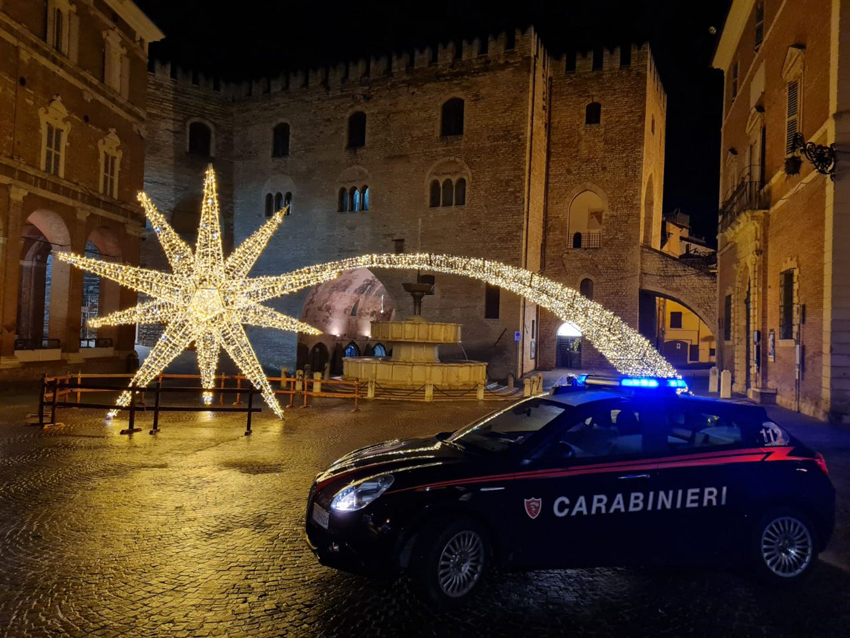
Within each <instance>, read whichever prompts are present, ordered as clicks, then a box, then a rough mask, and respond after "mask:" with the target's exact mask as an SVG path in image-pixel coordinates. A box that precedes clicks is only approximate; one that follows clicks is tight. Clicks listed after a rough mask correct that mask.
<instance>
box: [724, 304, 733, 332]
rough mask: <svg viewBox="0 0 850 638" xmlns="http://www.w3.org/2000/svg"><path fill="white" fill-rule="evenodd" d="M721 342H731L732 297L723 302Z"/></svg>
mask: <svg viewBox="0 0 850 638" xmlns="http://www.w3.org/2000/svg"><path fill="white" fill-rule="evenodd" d="M723 340H724V341H732V295H726V298H725V299H724V300H723Z"/></svg>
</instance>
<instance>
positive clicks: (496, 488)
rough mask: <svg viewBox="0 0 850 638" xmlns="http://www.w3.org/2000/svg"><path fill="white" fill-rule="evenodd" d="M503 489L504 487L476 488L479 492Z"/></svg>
mask: <svg viewBox="0 0 850 638" xmlns="http://www.w3.org/2000/svg"><path fill="white" fill-rule="evenodd" d="M503 489H505V488H504V487H501V486H499V487H481V488H479V489H478V491H479V492H498V491H499V490H503Z"/></svg>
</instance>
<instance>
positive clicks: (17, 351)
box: [0, 0, 162, 378]
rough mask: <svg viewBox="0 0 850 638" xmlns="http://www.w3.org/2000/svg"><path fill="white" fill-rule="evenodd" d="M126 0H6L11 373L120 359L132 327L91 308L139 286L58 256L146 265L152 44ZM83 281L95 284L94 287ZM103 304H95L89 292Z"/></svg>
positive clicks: (2, 260) (2, 36) (2, 54)
mask: <svg viewBox="0 0 850 638" xmlns="http://www.w3.org/2000/svg"><path fill="white" fill-rule="evenodd" d="M161 37H162V33H161V32H160V31H159V30H158V29H157V28H156V26H155V25H153V24H152V23H151V22H150V21H149V20H148V19H147V18H146V17H145V16H144V15H143V14H142V13H141V11H139V9H138V8H137V7H136V6H135V5H134V4H133V3H132V2H128V1H125V0H121V1H119V0H0V281H2V285H0V309H1V310H0V313H1V314H0V375H2V376H3V377H5V378H8V377H11V376H32V375H34V374H38V373H39V372H40V371H41V370H43V369H53V370H56V369H69V368H71V369H75V368H76V369H79V366H81V365H82V364H83V363H84V362H87V363H88V365H87V367H88V368H93V367H99V368H104V367H113V368H114V367H119V366H120V367H122V368H123V366H124V365H125V358H126V356H127V355H128V353H130V352H132V350H133V347H134V331H133V328H132V327H129V328H127V329H123V328H122V329H101V330H99V331H98V332H97V334H96V336H97V337H98V338H99V340H95V339H94V338H91V339H87V338H86V337H94V334H93V333H92V331H86V327H85V325H84V314H85V313H86V312H92V313H100V314H103V313H105V312H108V311H110V310H113V309H118V308H119V307H126V306H128V305H130V304H132V303H133V302H134V300H135V294H134V293H132V292H130V291H129V290H126V289H121V288H120V287H118V286H117V285H116V284H113V283H110V282H103V283H101V282H99V281H97V280H96V278H95V279H94V280H91V281H89V280H87V281H85V282H84V275H83V273H82V272H80V271H79V270H76V269H71V268H70V267H69V266H68V265H67V264H61V263H58V261H54V260H53V259H52V253H53V251H56V250H59V251H64V250H73V251H75V252H78V253H83V252H84V251H87V250H88V251H89V252H90V253H94V254H97V255H100V256H101V257H102V258H104V259H114V260H120V261H124V262H127V263H138V257H139V254H138V252H139V237H140V235H141V230H142V217H141V215H140V208H139V207H138V206H137V204H136V202H135V198H136V193H137V191H138V190H139V189H140V188H141V187H142V184H143V179H144V177H143V176H144V158H145V139H144V137H145V121H146V111H145V109H146V102H145V100H146V95H147V89H148V83H147V73H146V67H147V51H148V43H149V42H152V41H155V40H158V39H160V38H161ZM84 290H85V291H86V294H85V295H84ZM87 303H88V304H89V306H93V307H89V308H87V307H86V304H87Z"/></svg>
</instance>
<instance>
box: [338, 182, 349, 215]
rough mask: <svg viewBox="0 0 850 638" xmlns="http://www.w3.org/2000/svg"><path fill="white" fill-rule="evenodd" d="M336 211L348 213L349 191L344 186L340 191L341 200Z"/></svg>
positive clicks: (339, 199)
mask: <svg viewBox="0 0 850 638" xmlns="http://www.w3.org/2000/svg"><path fill="white" fill-rule="evenodd" d="M336 209H337V211H338V212H340V213H347V212H348V190H347V189H346V188H345V187H344V186H343V187H342V188H340V189H339V198H338V201H337V205H336Z"/></svg>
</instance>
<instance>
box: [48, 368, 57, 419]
mask: <svg viewBox="0 0 850 638" xmlns="http://www.w3.org/2000/svg"><path fill="white" fill-rule="evenodd" d="M58 397H59V377H55V378H54V379H53V398H52V399H51V401H50V403H51V405H50V423H49V425H56V401H57V399H58Z"/></svg>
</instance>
